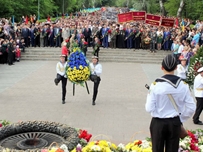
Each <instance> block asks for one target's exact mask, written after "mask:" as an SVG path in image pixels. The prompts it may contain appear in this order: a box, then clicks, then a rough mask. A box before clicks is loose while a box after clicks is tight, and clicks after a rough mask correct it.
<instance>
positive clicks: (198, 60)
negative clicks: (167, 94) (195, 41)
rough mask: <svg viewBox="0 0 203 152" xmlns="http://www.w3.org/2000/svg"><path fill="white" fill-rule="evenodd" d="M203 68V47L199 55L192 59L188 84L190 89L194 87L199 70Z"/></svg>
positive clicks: (198, 52)
mask: <svg viewBox="0 0 203 152" xmlns="http://www.w3.org/2000/svg"><path fill="white" fill-rule="evenodd" d="M202 66H203V47H201V48H200V49H199V50H198V51H197V53H196V54H195V55H194V56H193V57H191V58H190V65H189V68H188V73H187V79H186V82H187V83H188V84H189V86H190V88H192V87H193V84H194V79H195V77H196V75H197V74H198V72H197V70H198V69H199V68H201V67H202Z"/></svg>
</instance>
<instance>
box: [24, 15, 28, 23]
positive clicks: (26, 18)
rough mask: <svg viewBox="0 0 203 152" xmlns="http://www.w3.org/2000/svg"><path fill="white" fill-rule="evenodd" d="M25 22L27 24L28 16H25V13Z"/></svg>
mask: <svg viewBox="0 0 203 152" xmlns="http://www.w3.org/2000/svg"><path fill="white" fill-rule="evenodd" d="M25 24H28V17H27V15H26V17H25Z"/></svg>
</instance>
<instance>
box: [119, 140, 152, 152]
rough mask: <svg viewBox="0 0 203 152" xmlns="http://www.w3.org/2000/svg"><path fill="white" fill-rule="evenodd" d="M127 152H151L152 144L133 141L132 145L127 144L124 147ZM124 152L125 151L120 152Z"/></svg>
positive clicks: (144, 141) (145, 141)
mask: <svg viewBox="0 0 203 152" xmlns="http://www.w3.org/2000/svg"><path fill="white" fill-rule="evenodd" d="M125 150H126V151H127V152H133V151H143V152H152V143H151V142H150V141H147V140H135V141H134V142H132V143H128V144H127V145H126V146H125ZM122 152H125V151H122Z"/></svg>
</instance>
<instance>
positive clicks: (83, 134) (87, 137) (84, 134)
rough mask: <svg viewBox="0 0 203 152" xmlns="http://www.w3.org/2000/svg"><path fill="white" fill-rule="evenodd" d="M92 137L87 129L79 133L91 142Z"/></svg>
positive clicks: (80, 136) (81, 137)
mask: <svg viewBox="0 0 203 152" xmlns="http://www.w3.org/2000/svg"><path fill="white" fill-rule="evenodd" d="M91 137H92V135H91V134H88V133H87V131H86V130H80V134H79V138H80V139H85V140H86V141H87V142H89V141H90V138H91Z"/></svg>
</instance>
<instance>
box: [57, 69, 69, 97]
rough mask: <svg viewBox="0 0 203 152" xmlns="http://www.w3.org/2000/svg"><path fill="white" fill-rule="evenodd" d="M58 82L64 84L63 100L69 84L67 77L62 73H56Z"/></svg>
mask: <svg viewBox="0 0 203 152" xmlns="http://www.w3.org/2000/svg"><path fill="white" fill-rule="evenodd" d="M55 80H56V82H58V83H59V82H60V81H61V84H62V100H65V99H66V85H67V78H65V77H64V76H61V75H60V74H58V73H57V75H56V79H55Z"/></svg>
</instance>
